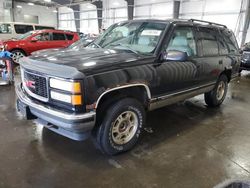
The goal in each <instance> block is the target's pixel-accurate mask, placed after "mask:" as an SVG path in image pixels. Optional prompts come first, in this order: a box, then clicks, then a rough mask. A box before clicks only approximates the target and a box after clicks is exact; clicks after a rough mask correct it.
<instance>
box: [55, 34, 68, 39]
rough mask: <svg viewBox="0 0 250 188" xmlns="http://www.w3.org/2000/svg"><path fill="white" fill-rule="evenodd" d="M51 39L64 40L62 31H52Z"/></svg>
mask: <svg viewBox="0 0 250 188" xmlns="http://www.w3.org/2000/svg"><path fill="white" fill-rule="evenodd" d="M53 40H65V35H64V33H53Z"/></svg>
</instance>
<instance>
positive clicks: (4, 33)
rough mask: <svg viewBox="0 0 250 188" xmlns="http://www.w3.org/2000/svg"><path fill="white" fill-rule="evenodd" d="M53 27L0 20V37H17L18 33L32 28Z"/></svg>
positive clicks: (20, 33) (23, 32) (51, 27)
mask: <svg viewBox="0 0 250 188" xmlns="http://www.w3.org/2000/svg"><path fill="white" fill-rule="evenodd" d="M42 29H55V28H54V27H53V26H45V25H39V24H32V23H31V24H27V23H17V22H0V39H1V40H2V39H5V40H6V39H12V38H18V37H19V36H20V35H22V34H25V33H27V32H29V31H33V30H42Z"/></svg>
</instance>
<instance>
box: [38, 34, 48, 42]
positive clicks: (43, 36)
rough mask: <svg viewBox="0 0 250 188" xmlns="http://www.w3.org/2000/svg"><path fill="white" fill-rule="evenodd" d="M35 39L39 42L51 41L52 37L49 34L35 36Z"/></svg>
mask: <svg viewBox="0 0 250 188" xmlns="http://www.w3.org/2000/svg"><path fill="white" fill-rule="evenodd" d="M35 38H36V39H37V40H38V41H49V40H50V36H49V33H41V34H38V35H36V36H35Z"/></svg>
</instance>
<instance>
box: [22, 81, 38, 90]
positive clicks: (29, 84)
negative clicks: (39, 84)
mask: <svg viewBox="0 0 250 188" xmlns="http://www.w3.org/2000/svg"><path fill="white" fill-rule="evenodd" d="M35 83H36V82H34V81H30V80H29V81H25V82H24V84H25V86H26V87H29V88H32V89H35V88H36V86H35Z"/></svg>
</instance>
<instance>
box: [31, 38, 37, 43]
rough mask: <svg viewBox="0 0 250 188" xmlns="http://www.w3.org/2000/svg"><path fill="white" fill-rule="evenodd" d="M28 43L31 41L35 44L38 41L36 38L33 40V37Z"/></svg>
mask: <svg viewBox="0 0 250 188" xmlns="http://www.w3.org/2000/svg"><path fill="white" fill-rule="evenodd" d="M30 41H31V42H37V41H38V39H37V38H35V37H32V38H31V40H30Z"/></svg>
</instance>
